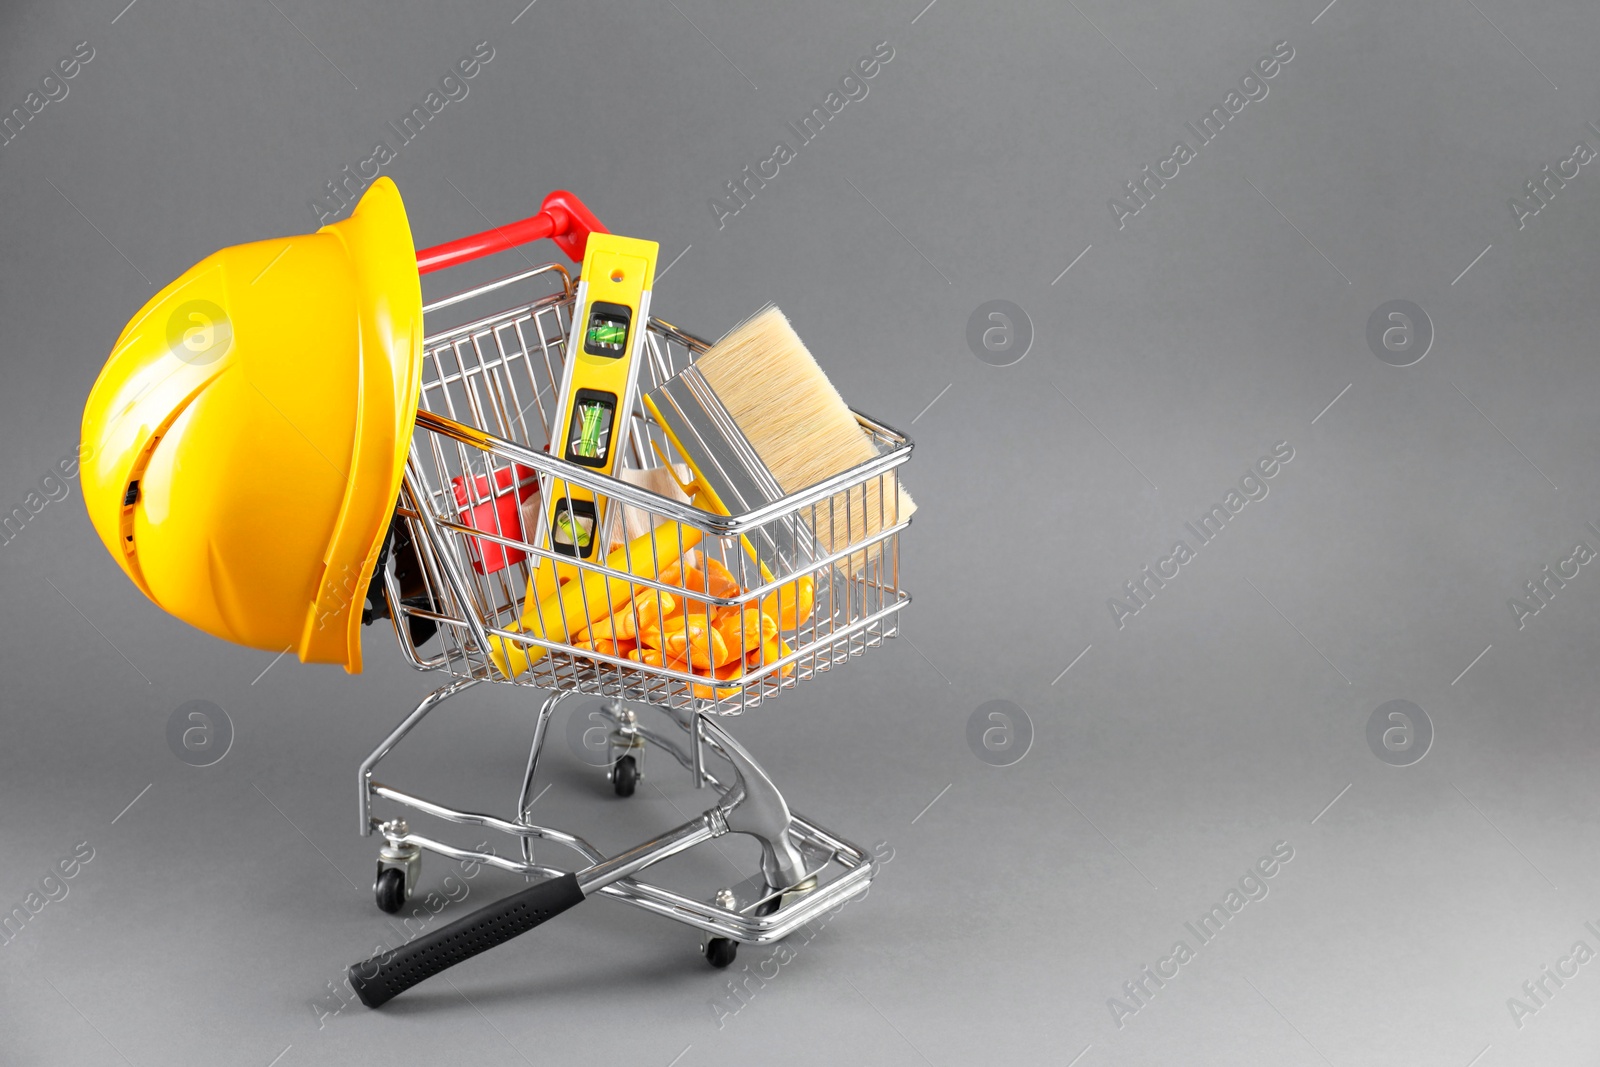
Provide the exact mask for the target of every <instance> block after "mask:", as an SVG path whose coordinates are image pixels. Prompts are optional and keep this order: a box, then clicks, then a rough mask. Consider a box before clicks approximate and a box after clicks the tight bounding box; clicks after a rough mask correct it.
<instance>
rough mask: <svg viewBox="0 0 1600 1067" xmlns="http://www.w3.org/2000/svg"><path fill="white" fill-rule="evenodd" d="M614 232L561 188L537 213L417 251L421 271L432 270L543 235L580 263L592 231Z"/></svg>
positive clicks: (422, 272) (492, 252) (537, 238)
mask: <svg viewBox="0 0 1600 1067" xmlns="http://www.w3.org/2000/svg"><path fill="white" fill-rule="evenodd" d="M610 232H611V231H610V230H608V229H606V228H605V226H603V225H601V223H600V220H599V219H597V218H595V217H594V212H592V211H590V210H589V209H588V208H587V207H586V206H584V203H583V201H582V200H579V199H578V198H577V197H576V196H574V195H572V194H571V193H569V192H567V191H566V190H565V189H557V190H556V191H555V192H553V193H551V194H550V195H549V196H547V197H545V198H544V203H542V204H540V205H539V213H538V214H537V215H533V216H530V217H529V218H525V219H523V220H522V221H521V222H513V223H511V224H510V225H507V226H496V227H494V228H493V229H491V230H485V231H483V232H482V233H475V234H473V235H471V236H470V237H458V238H456V239H455V240H454V241H446V242H445V243H444V244H442V245H434V246H433V247H432V248H424V249H422V250H421V251H420V252H418V253H417V273H419V274H429V273H431V272H433V271H436V270H443V269H444V268H446V267H454V266H456V265H458V264H461V263H467V262H470V261H471V260H474V259H478V258H480V257H482V256H488V255H493V254H494V253H496V252H504V251H505V250H506V249H508V248H515V247H516V246H517V245H525V244H527V243H528V242H530V241H537V240H539V239H540V238H542V237H548V238H550V239H551V240H553V241H555V243H556V244H557V245H559V246H560V248H561V251H563V252H565V253H566V254H567V258H568V259H571V260H572V261H573V262H574V263H577V262H580V261H581V260H582V259H583V250H584V247H585V246H586V245H587V244H588V243H589V235H590V234H591V233H610Z"/></svg>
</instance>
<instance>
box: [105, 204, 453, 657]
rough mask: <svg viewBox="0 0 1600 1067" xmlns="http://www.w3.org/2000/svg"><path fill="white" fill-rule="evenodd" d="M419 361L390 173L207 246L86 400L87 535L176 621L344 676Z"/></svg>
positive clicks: (142, 317)
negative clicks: (309, 213)
mask: <svg viewBox="0 0 1600 1067" xmlns="http://www.w3.org/2000/svg"><path fill="white" fill-rule="evenodd" d="M421 356H422V288H421V285H420V283H419V281H418V277H417V260H416V250H415V248H414V246H413V245H412V241H411V226H410V224H409V223H408V222H407V221H406V212H405V205H404V204H403V203H402V202H401V200H400V192H399V190H398V189H396V188H395V185H394V182H392V181H390V180H389V179H388V178H386V177H385V178H379V179H378V180H377V181H376V182H374V183H373V185H372V188H371V189H370V190H368V192H367V194H366V195H365V196H364V197H362V199H361V202H360V203H359V204H358V205H356V209H355V211H354V213H353V214H352V215H351V216H350V218H348V219H346V220H344V221H343V222H336V223H333V224H331V225H328V226H324V227H323V228H322V229H320V230H318V231H317V232H316V233H313V234H304V235H301V236H296V237H284V238H279V239H276V240H270V241H257V242H254V243H252V244H244V245H235V246H234V247H232V248H224V249H223V250H222V251H220V252H217V253H216V254H214V255H211V256H208V257H206V258H205V259H203V260H201V261H200V262H199V263H197V264H195V265H194V266H193V267H191V268H189V270H187V271H186V272H184V274H183V275H182V277H180V278H178V280H177V281H175V282H173V283H172V284H171V285H168V286H167V287H166V288H165V289H163V290H161V292H159V293H157V294H156V295H155V296H154V297H152V298H151V300H150V302H149V303H147V304H146V305H145V306H144V307H143V308H142V309H141V310H140V311H139V313H138V314H137V315H135V316H134V317H133V320H132V321H131V322H129V323H128V326H127V328H126V329H124V330H123V331H122V336H121V337H120V338H118V340H117V344H116V347H115V348H114V349H113V350H112V352H111V356H110V358H109V359H108V360H107V361H106V365H105V369H103V370H102V371H101V372H100V377H99V379H98V380H97V381H96V382H95V384H94V388H93V389H92V390H91V391H90V393H89V400H88V403H87V404H86V405H85V407H84V412H83V444H84V452H85V458H84V460H83V474H82V479H83V496H84V503H85V505H86V506H87V508H88V510H89V518H90V520H91V521H92V522H93V523H94V527H95V530H96V531H97V532H98V533H99V534H100V539H101V540H102V541H104V542H105V545H106V548H107V549H109V550H110V552H111V555H112V557H113V558H114V559H116V561H117V562H118V563H119V564H120V565H121V567H122V569H123V570H124V571H125V572H127V575H128V577H129V578H132V579H133V581H134V584H136V585H137V586H138V587H139V588H140V589H141V590H143V591H144V594H145V595H146V596H148V597H149V598H150V599H151V600H153V601H155V602H156V604H157V605H159V606H160V607H162V608H163V609H165V610H166V611H168V612H170V613H172V614H173V615H176V616H177V617H178V618H180V619H183V620H184V621H185V622H188V623H190V624H192V625H194V626H197V627H199V628H200V629H202V630H204V631H206V632H207V633H210V634H214V635H215V636H217V637H221V638H223V639H225V640H228V641H233V642H236V643H238V644H242V645H249V646H251V647H253V648H260V649H266V650H268V651H272V652H283V651H287V650H288V649H291V648H292V649H294V650H295V651H296V652H297V653H298V654H299V656H300V659H301V661H302V662H305V663H341V664H343V665H344V668H345V670H347V671H349V672H350V673H351V674H355V673H358V672H359V671H360V670H361V642H360V629H359V628H360V623H361V607H362V603H363V601H364V599H365V596H366V591H367V586H368V583H369V582H370V580H371V577H372V572H373V569H374V567H375V565H376V562H377V559H378V555H379V553H380V550H381V547H382V544H383V538H384V535H385V532H386V531H387V529H388V526H389V521H390V516H391V514H392V513H393V510H394V505H395V498H396V496H397V494H398V492H399V486H400V479H401V474H402V472H403V468H404V465H405V460H406V454H407V450H408V447H409V445H410V440H411V432H412V426H413V423H414V421H415V419H416V411H417V393H418V382H419V372H420V362H421Z"/></svg>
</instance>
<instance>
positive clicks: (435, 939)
mask: <svg viewBox="0 0 1600 1067" xmlns="http://www.w3.org/2000/svg"><path fill="white" fill-rule="evenodd" d="M582 900H583V890H581V889H579V888H578V878H577V876H576V875H573V874H563V875H561V876H560V877H559V878H550V879H546V880H545V881H543V882H540V883H539V884H538V885H533V886H529V887H528V888H527V889H524V890H522V891H521V892H520V893H513V894H512V895H511V896H509V897H506V898H504V899H503V900H497V901H495V902H494V903H493V904H490V905H488V906H486V907H483V908H479V909H478V910H477V911H475V912H473V913H472V914H471V915H468V916H465V917H463V918H460V919H457V920H456V921H455V922H453V923H451V924H449V925H448V926H442V927H440V928H439V929H437V930H434V931H432V932H431V933H426V934H423V935H422V936H421V937H418V938H416V939H415V940H413V941H408V942H407V943H406V944H404V945H402V946H401V947H400V948H397V949H395V950H394V951H393V952H385V953H383V954H381V955H378V956H373V957H372V958H371V959H369V960H363V961H362V962H360V963H358V964H356V965H354V966H353V967H351V968H350V984H351V986H353V987H354V988H355V991H356V995H357V996H358V997H360V998H361V1003H363V1004H365V1005H366V1006H367V1007H369V1008H376V1007H379V1006H380V1005H383V1004H387V1003H388V1002H389V1001H390V1000H391V999H392V998H394V997H395V996H398V995H399V994H401V993H404V992H405V991H406V990H408V989H410V988H411V987H412V986H414V985H416V984H417V983H418V982H421V981H423V980H424V979H427V978H432V977H433V976H434V975H436V974H438V973H439V972H440V971H442V970H445V969H446V968H448V967H454V966H455V965H456V964H458V963H460V962H461V961H462V960H467V959H471V958H472V957H473V956H476V955H477V954H478V953H480V952H485V951H487V950H489V949H491V948H494V947H495V946H496V945H499V944H503V943H504V942H506V941H510V940H511V939H512V938H513V937H516V936H517V935H519V934H525V933H527V932H528V931H529V930H532V929H533V928H534V927H535V926H538V925H539V924H540V923H542V922H544V921H545V920H546V919H551V918H554V917H555V916H557V915H560V914H561V913H562V912H564V911H566V910H567V909H568V908H570V907H572V906H573V905H574V904H577V903H579V902H581V901H582Z"/></svg>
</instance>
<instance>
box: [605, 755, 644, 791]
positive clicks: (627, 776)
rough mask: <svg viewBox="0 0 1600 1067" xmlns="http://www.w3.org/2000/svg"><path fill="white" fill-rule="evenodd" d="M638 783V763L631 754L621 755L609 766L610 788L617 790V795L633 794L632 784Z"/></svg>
mask: <svg viewBox="0 0 1600 1067" xmlns="http://www.w3.org/2000/svg"><path fill="white" fill-rule="evenodd" d="M638 784H639V764H638V762H637V761H635V760H634V758H633V757H632V756H623V757H622V758H621V759H619V760H617V762H616V765H615V766H613V767H612V768H611V788H612V789H615V790H616V791H617V796H619V797H631V796H633V788H634V786H636V785H638Z"/></svg>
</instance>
